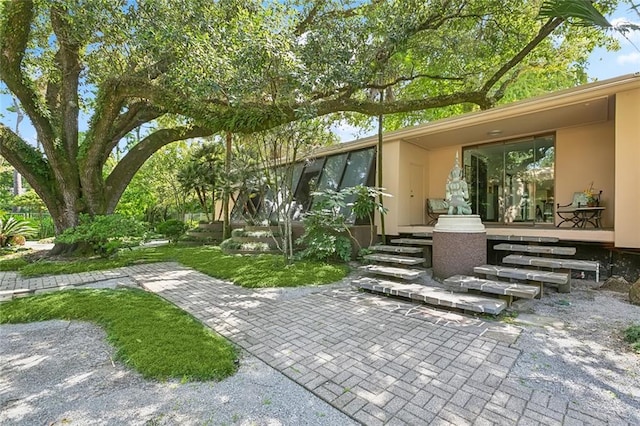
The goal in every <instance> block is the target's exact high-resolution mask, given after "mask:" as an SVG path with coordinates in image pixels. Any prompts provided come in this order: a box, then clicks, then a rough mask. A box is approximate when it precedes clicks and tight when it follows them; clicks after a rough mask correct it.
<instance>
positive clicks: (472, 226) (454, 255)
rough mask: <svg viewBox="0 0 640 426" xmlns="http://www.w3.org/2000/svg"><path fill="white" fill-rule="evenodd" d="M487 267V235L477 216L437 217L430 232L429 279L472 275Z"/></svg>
mask: <svg viewBox="0 0 640 426" xmlns="http://www.w3.org/2000/svg"><path fill="white" fill-rule="evenodd" d="M486 263H487V231H486V230H485V228H484V225H483V224H482V221H481V220H480V216H478V215H467V216H456V215H441V216H440V217H439V218H438V223H437V224H436V226H435V228H434V229H433V276H434V277H435V278H437V279H441V280H442V279H445V278H449V277H451V276H453V275H473V268H474V267H475V266H480V265H485V264H486Z"/></svg>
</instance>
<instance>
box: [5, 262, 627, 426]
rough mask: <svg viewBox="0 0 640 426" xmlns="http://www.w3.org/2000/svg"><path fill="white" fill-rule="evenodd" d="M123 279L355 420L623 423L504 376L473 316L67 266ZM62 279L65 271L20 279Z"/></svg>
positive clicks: (182, 270)
mask: <svg viewBox="0 0 640 426" xmlns="http://www.w3.org/2000/svg"><path fill="white" fill-rule="evenodd" d="M94 274H95V275H94ZM123 276H128V277H130V278H132V279H133V280H135V281H136V282H137V283H138V284H139V285H141V286H143V287H144V288H146V289H148V290H150V291H153V292H155V293H157V294H159V295H160V296H162V297H164V298H166V299H167V300H169V301H171V302H173V303H175V304H176V305H177V306H179V307H180V308H182V309H184V310H186V311H187V312H189V313H191V314H192V315H194V316H195V317H196V318H198V319H200V320H201V321H202V322H203V323H205V324H207V325H208V326H210V327H211V328H213V329H214V330H215V331H217V332H218V333H220V334H222V335H224V336H226V337H227V338H229V339H230V340H232V341H233V342H234V343H236V344H237V345H239V346H240V347H242V348H243V349H245V350H246V351H248V352H250V353H251V354H252V355H255V356H257V357H258V358H260V359H262V360H263V361H265V362H266V363H268V364H269V365H270V366H272V367H273V368H275V369H277V370H279V371H281V372H282V373H283V374H285V375H286V376H288V377H289V378H291V379H292V380H294V381H295V382H297V383H299V384H300V385H302V386H304V387H306V388H307V389H309V390H310V391H312V392H313V393H315V394H316V395H318V396H319V397H321V398H323V399H324V400H326V401H328V402H329V403H331V404H332V405H333V406H334V407H336V408H338V409H339V410H341V411H343V412H344V413H346V414H348V415H350V416H352V417H353V418H354V419H356V420H358V421H360V422H362V423H363V424H366V425H378V424H390V425H395V424H411V425H420V424H454V425H463V424H507V425H511V424H567V425H570V424H609V423H614V424H625V422H624V421H623V420H622V419H620V418H617V417H616V418H607V417H605V416H604V415H602V414H600V413H598V412H594V411H593V410H588V409H586V408H585V407H582V406H580V405H579V404H578V403H577V402H575V401H569V400H567V399H566V397H564V396H563V395H554V394H550V393H548V392H544V391H541V390H536V389H534V388H532V387H529V386H525V385H524V384H521V383H520V382H519V381H518V380H517V379H515V378H513V377H510V375H509V372H510V369H511V367H512V366H513V365H514V364H515V362H516V360H517V358H518V356H519V355H520V352H519V350H517V349H514V348H512V347H510V345H509V342H508V341H503V340H504V339H494V338H492V337H489V336H490V335H491V334H490V333H485V331H486V330H487V328H486V327H484V328H483V323H484V322H483V321H479V320H478V321H476V322H475V323H474V326H473V327H467V328H465V327H461V326H455V325H453V326H452V325H450V324H446V322H445V323H443V324H438V323H437V322H438V321H435V322H434V321H425V320H424V319H423V318H421V317H419V316H409V315H405V314H403V313H400V312H395V311H394V310H392V309H385V307H384V306H377V305H375V304H363V303H354V302H353V301H352V300H351V298H350V297H334V296H332V293H331V292H329V291H322V290H319V291H318V292H315V293H313V292H312V293H309V292H307V293H300V296H299V297H279V294H280V293H279V292H278V290H261V291H254V290H249V289H244V288H240V287H237V286H234V285H232V284H229V283H227V282H224V281H221V280H218V279H214V278H211V277H208V276H206V275H204V274H201V273H199V272H196V271H194V270H191V269H189V268H186V267H183V266H181V265H179V264H175V263H162V264H149V265H138V266H133V267H129V268H121V269H118V270H116V271H113V272H99V273H98V272H97V273H87V274H83V277H82V280H80V279H79V278H78V276H77V275H75V276H74V277H76V278H75V279H76V281H74V282H75V283H76V284H75V285H79V284H78V283H80V282H90V281H91V279H92V278H93V279H95V278H98V279H100V280H105V279H109V278H111V277H123ZM66 277H71V276H66ZM0 280H1V284H0V290H4V291H9V290H10V287H11V290H15V289H19V288H24V286H25V282H26V281H27V280H24V281H21V280H20V279H19V278H16V276H15V274H14V275H11V273H0ZM63 282H65V276H58V277H48V278H40V279H37V280H35V281H30V282H29V283H27V284H28V285H34V286H38V287H39V288H45V289H46V288H52V287H55V286H60V285H63V284H61V283H63ZM345 291H346V290H345ZM347 293H348V291H347ZM343 296H344V293H343ZM352 296H353V297H358V296H357V293H356V292H353V294H352ZM478 330H482V331H480V332H478ZM603 403H605V402H603Z"/></svg>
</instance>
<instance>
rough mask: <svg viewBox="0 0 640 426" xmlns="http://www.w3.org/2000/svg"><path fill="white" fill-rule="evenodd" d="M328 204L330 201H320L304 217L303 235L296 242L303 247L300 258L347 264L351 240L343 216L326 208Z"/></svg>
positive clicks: (349, 256) (349, 257) (349, 258)
mask: <svg viewBox="0 0 640 426" xmlns="http://www.w3.org/2000/svg"><path fill="white" fill-rule="evenodd" d="M329 204H330V201H328V200H326V199H325V200H322V201H320V202H318V203H317V204H316V205H315V206H314V208H313V210H311V211H310V212H307V213H306V214H305V215H304V217H303V219H302V223H303V224H304V234H303V235H302V236H301V237H300V238H298V240H297V241H296V244H298V245H301V246H303V247H304V249H303V250H302V251H301V252H300V257H302V258H303V259H312V260H319V261H325V260H330V259H341V260H343V261H345V262H348V261H349V260H351V239H350V238H349V236H348V234H347V232H346V226H345V223H344V216H342V215H340V214H339V210H336V209H332V208H327V207H328V206H329Z"/></svg>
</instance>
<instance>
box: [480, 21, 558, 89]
mask: <svg viewBox="0 0 640 426" xmlns="http://www.w3.org/2000/svg"><path fill="white" fill-rule="evenodd" d="M563 22H564V19H562V18H553V19H550V20H549V21H547V23H545V24H544V25H543V26H542V27H541V28H540V31H538V34H537V35H536V36H535V37H534V38H533V39H532V40H531V41H530V42H529V43H527V45H526V46H525V47H523V48H522V50H520V51H519V52H518V53H517V54H516V55H515V56H514V57H513V58H511V59H510V60H509V61H507V62H506V63H505V64H504V65H503V66H502V67H500V69H499V70H498V71H496V72H495V73H494V74H493V75H492V76H491V77H490V78H489V79H488V80H487V81H486V82H485V83H484V85H483V86H482V89H481V92H483V93H488V92H489V90H491V88H492V87H493V86H494V85H495V84H496V83H497V82H498V81H500V79H501V78H502V77H503V76H504V75H505V74H506V73H507V72H509V70H511V69H512V68H513V67H515V66H516V65H518V64H519V63H520V62H522V60H523V59H524V58H525V57H526V56H527V55H528V54H529V53H531V51H532V50H533V49H534V48H535V47H536V46H538V45H539V44H540V43H542V41H543V40H545V39H546V38H547V36H549V34H551V33H552V32H553V30H555V29H556V28H558V27H559V26H560V25H562V23H563Z"/></svg>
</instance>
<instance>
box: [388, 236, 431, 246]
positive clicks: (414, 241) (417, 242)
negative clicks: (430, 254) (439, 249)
mask: <svg viewBox="0 0 640 426" xmlns="http://www.w3.org/2000/svg"><path fill="white" fill-rule="evenodd" d="M391 243H392V244H406V245H408V246H432V245H433V240H425V239H422V238H395V239H393V240H391Z"/></svg>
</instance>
